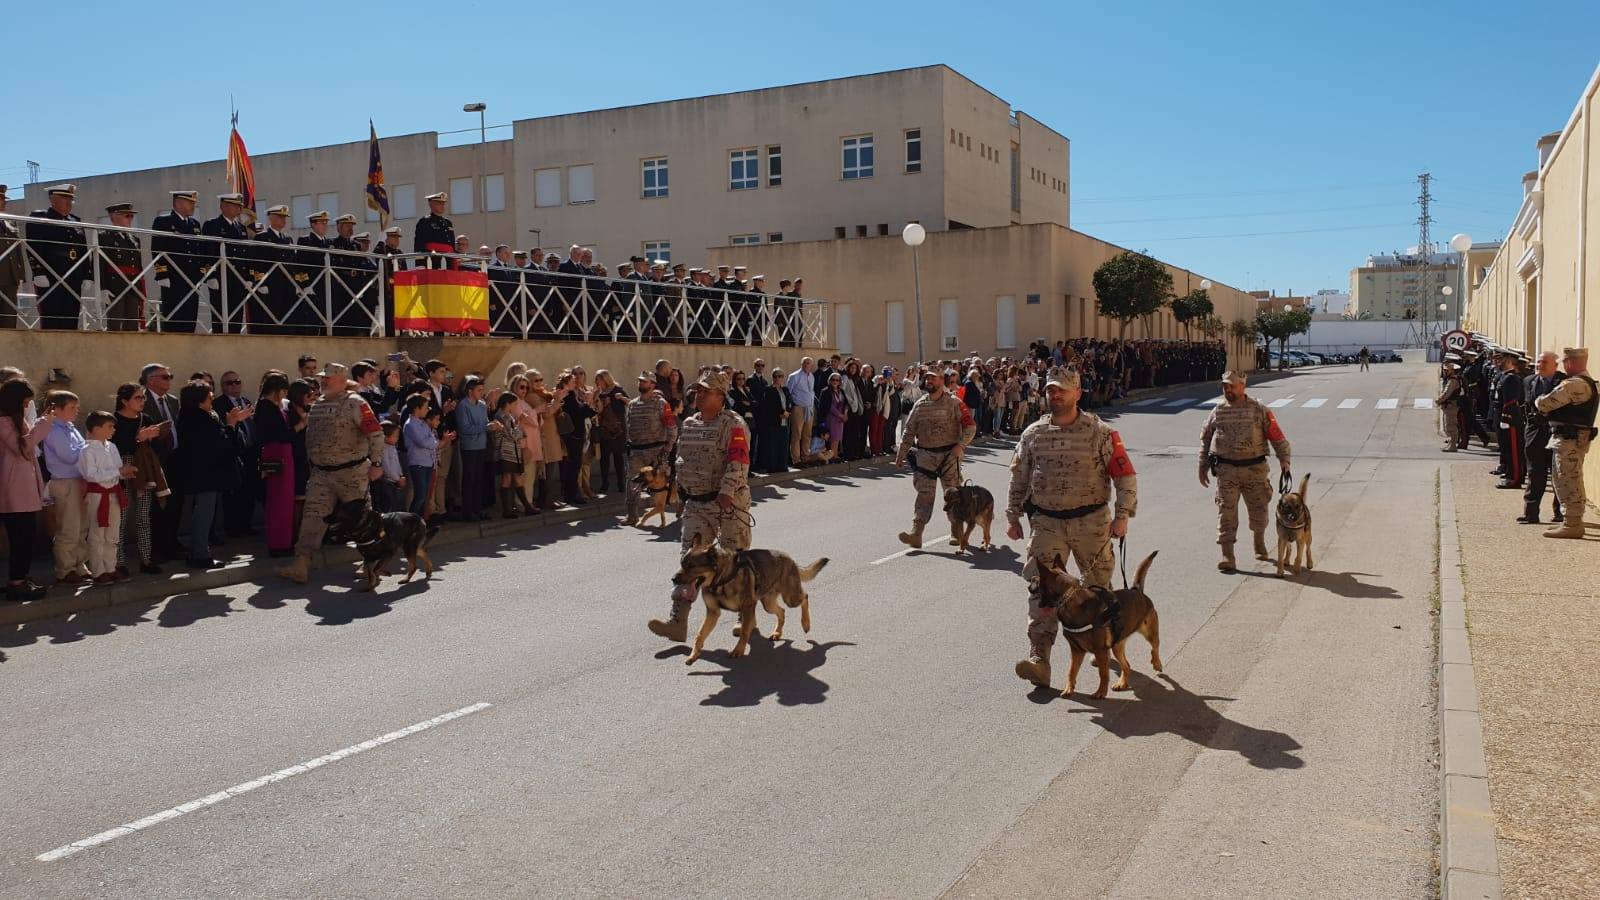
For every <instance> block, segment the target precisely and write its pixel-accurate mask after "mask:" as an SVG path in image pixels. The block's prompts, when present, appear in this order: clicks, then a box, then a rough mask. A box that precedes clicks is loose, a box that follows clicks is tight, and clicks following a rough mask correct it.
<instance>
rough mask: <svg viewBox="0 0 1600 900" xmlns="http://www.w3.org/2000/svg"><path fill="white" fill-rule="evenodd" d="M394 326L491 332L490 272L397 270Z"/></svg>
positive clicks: (447, 331) (399, 327)
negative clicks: (486, 273)
mask: <svg viewBox="0 0 1600 900" xmlns="http://www.w3.org/2000/svg"><path fill="white" fill-rule="evenodd" d="M394 327H395V328H397V329H401V330H405V331H442V332H444V333H445V334H488V333H489V276H488V275H485V274H484V273H482V272H463V271H460V270H455V269H412V270H410V271H406V272H396V273H394Z"/></svg>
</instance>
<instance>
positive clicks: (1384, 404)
mask: <svg viewBox="0 0 1600 900" xmlns="http://www.w3.org/2000/svg"><path fill="white" fill-rule="evenodd" d="M1399 405H1400V401H1399V400H1398V399H1396V398H1394V397H1390V398H1389V399H1387V400H1379V401H1378V408H1379V409H1395V408H1397V407H1398V406H1399Z"/></svg>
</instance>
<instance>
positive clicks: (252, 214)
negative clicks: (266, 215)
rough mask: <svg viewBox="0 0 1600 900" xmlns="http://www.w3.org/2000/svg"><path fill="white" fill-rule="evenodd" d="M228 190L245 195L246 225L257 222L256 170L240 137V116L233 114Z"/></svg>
mask: <svg viewBox="0 0 1600 900" xmlns="http://www.w3.org/2000/svg"><path fill="white" fill-rule="evenodd" d="M228 190H229V191H231V192H233V193H235V194H243V195H244V212H243V213H242V214H241V215H242V217H243V218H244V221H245V224H246V225H249V224H253V223H254V222H255V220H256V170H255V167H253V166H251V165H250V153H249V151H247V150H245V148H244V138H242V137H240V136H239V114H238V113H237V112H235V113H234V114H233V133H232V134H231V135H229V136H228Z"/></svg>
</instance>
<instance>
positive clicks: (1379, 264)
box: [1348, 247, 1466, 322]
mask: <svg viewBox="0 0 1600 900" xmlns="http://www.w3.org/2000/svg"><path fill="white" fill-rule="evenodd" d="M1446 287H1449V288H1450V292H1449V293H1448V294H1447V293H1445V292H1444V288H1446ZM1465 288H1466V269H1465V268H1464V267H1463V266H1462V260H1461V254H1459V253H1453V252H1444V253H1439V252H1430V253H1419V252H1418V251H1417V248H1415V247H1413V248H1410V249H1409V250H1407V251H1406V252H1404V253H1388V254H1379V255H1375V256H1369V257H1367V261H1366V263H1365V264H1364V265H1362V266H1360V267H1358V268H1354V269H1351V270H1350V304H1349V307H1348V311H1349V314H1350V317H1351V318H1358V319H1402V320H1404V319H1421V320H1426V321H1429V322H1438V321H1456V320H1458V319H1459V318H1460V315H1461V312H1460V311H1461V304H1462V302H1463V300H1464V299H1465V297H1466V289H1465ZM1440 304H1444V307H1445V308H1444V310H1442V311H1441V310H1440V309H1439V305H1440Z"/></svg>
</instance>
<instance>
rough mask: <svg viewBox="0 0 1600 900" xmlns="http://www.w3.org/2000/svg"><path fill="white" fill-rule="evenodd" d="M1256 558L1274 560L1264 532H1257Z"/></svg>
mask: <svg viewBox="0 0 1600 900" xmlns="http://www.w3.org/2000/svg"><path fill="white" fill-rule="evenodd" d="M1256 559H1262V560H1266V561H1268V562H1271V561H1272V552H1271V551H1270V550H1268V549H1267V539H1266V537H1265V535H1263V533H1262V532H1259V531H1258V532H1256Z"/></svg>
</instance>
